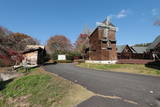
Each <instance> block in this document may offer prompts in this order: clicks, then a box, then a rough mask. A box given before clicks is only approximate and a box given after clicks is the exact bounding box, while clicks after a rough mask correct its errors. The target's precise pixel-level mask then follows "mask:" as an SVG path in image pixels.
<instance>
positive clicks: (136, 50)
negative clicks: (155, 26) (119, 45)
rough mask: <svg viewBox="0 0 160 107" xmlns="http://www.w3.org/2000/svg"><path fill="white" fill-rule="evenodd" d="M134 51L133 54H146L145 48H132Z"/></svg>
mask: <svg viewBox="0 0 160 107" xmlns="http://www.w3.org/2000/svg"><path fill="white" fill-rule="evenodd" d="M132 48H133V49H134V50H135V51H134V53H144V52H146V49H147V47H132Z"/></svg>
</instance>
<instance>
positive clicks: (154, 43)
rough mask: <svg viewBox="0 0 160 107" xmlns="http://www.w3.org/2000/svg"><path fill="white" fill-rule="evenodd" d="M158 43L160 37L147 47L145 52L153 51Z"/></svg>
mask: <svg viewBox="0 0 160 107" xmlns="http://www.w3.org/2000/svg"><path fill="white" fill-rule="evenodd" d="M159 43H160V35H159V36H157V37H156V39H155V40H154V41H153V42H152V43H151V44H150V45H149V46H148V48H147V51H149V50H151V49H154V48H155V47H156V46H157V45H158V44H159Z"/></svg>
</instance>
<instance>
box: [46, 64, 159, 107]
mask: <svg viewBox="0 0 160 107" xmlns="http://www.w3.org/2000/svg"><path fill="white" fill-rule="evenodd" d="M44 68H45V69H46V70H47V71H49V72H53V73H55V74H57V75H59V76H61V77H63V78H65V79H68V80H70V81H73V82H76V83H78V84H80V85H82V86H84V87H86V88H87V89H88V90H90V91H92V92H94V93H96V96H93V97H92V98H90V99H88V100H86V101H84V102H82V103H81V104H79V105H78V106H77V107H160V77H154V76H144V75H137V74H128V73H122V72H110V71H100V70H92V69H86V68H80V67H76V66H75V65H74V64H56V65H48V66H45V67H44Z"/></svg>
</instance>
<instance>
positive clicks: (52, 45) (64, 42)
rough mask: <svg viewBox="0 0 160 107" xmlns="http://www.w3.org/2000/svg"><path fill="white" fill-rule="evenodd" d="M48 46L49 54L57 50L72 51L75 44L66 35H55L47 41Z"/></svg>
mask: <svg viewBox="0 0 160 107" xmlns="http://www.w3.org/2000/svg"><path fill="white" fill-rule="evenodd" d="M46 48H47V51H48V53H49V54H53V53H55V52H57V51H63V52H65V51H71V50H72V49H73V46H72V44H71V42H70V40H69V39H68V38H67V37H65V36H64V35H55V36H52V37H50V39H49V40H48V41H47V46H46Z"/></svg>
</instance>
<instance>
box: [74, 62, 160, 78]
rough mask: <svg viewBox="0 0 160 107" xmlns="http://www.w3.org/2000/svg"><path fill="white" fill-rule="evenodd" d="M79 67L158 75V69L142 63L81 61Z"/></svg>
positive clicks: (159, 72)
mask: <svg viewBox="0 0 160 107" xmlns="http://www.w3.org/2000/svg"><path fill="white" fill-rule="evenodd" d="M77 66H79V67H84V68H91V69H98V70H109V71H117V72H128V73H136V74H145V75H155V76H160V70H158V69H153V68H148V67H145V65H143V64H108V65H107V64H89V63H81V64H78V65H77Z"/></svg>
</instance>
